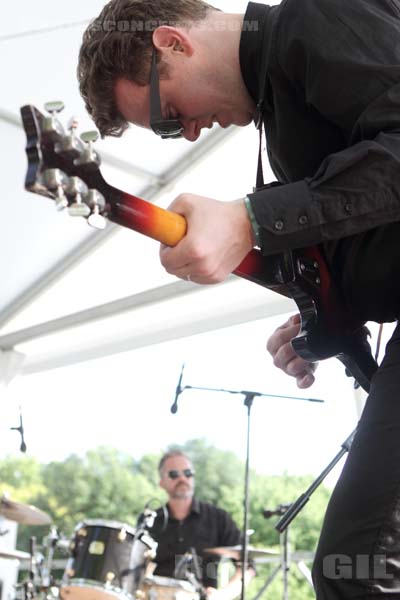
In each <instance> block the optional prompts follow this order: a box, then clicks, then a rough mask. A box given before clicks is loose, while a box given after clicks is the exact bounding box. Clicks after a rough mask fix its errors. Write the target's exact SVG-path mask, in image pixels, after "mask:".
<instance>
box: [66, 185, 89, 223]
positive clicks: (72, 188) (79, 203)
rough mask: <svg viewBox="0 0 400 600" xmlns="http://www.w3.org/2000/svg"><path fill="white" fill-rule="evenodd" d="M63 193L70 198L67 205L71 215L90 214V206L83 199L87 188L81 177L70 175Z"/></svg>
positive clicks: (82, 215)
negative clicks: (70, 200)
mask: <svg viewBox="0 0 400 600" xmlns="http://www.w3.org/2000/svg"><path fill="white" fill-rule="evenodd" d="M65 193H66V194H67V196H69V197H71V198H72V202H71V203H70V205H69V207H68V212H69V214H70V216H71V217H88V216H89V215H90V208H89V206H88V205H87V204H86V202H85V200H84V199H83V196H86V195H87V193H88V188H87V185H86V184H85V183H84V182H83V181H82V179H79V177H75V176H74V177H70V178H69V181H68V184H67V187H66V189H65Z"/></svg>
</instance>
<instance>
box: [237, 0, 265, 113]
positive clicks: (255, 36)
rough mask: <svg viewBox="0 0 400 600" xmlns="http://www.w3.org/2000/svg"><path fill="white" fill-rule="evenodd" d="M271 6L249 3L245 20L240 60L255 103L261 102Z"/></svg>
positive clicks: (244, 79)
mask: <svg viewBox="0 0 400 600" xmlns="http://www.w3.org/2000/svg"><path fill="white" fill-rule="evenodd" d="M270 11H271V6H266V5H265V4H258V3H256V2H249V4H248V6H247V10H246V13H245V15H244V19H243V27H242V34H241V37H240V46H239V60H240V69H241V71H242V77H243V81H244V83H245V85H246V87H247V90H248V92H249V94H250V96H251V97H252V98H253V100H254V101H255V103H257V101H258V100H259V75H260V73H259V72H260V68H261V50H262V44H263V35H264V27H265V26H268V24H269V23H268V17H269V14H270Z"/></svg>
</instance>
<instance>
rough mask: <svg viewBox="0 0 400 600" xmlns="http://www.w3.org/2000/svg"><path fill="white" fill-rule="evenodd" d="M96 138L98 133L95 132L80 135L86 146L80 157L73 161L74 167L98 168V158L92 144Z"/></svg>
mask: <svg viewBox="0 0 400 600" xmlns="http://www.w3.org/2000/svg"><path fill="white" fill-rule="evenodd" d="M98 138H99V132H98V131H95V130H92V131H85V132H84V133H82V134H81V140H82V141H83V142H84V143H85V144H86V147H85V148H84V150H83V152H82V154H81V156H80V157H79V158H77V159H76V160H75V161H74V163H75V165H77V166H79V165H84V166H85V167H90V168H93V167H98V166H99V165H100V162H101V160H100V156H99V155H98V153H97V152H96V150H95V149H94V148H93V144H94V142H95V141H96V140H98Z"/></svg>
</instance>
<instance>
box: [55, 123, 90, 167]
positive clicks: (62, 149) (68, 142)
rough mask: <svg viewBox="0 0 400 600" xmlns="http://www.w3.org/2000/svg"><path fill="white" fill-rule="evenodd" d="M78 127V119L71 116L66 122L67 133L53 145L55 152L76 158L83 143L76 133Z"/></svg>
mask: <svg viewBox="0 0 400 600" xmlns="http://www.w3.org/2000/svg"><path fill="white" fill-rule="evenodd" d="M77 127H78V119H77V118H76V117H71V119H70V120H69V122H68V129H69V134H67V135H64V136H62V138H61V139H60V141H59V142H57V144H56V146H55V151H56V152H57V154H61V156H64V157H65V158H72V159H74V158H78V157H79V156H81V154H82V152H83V151H84V145H83V144H82V142H81V140H80V139H79V138H78V136H77V135H76V130H77Z"/></svg>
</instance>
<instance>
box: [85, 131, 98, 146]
mask: <svg viewBox="0 0 400 600" xmlns="http://www.w3.org/2000/svg"><path fill="white" fill-rule="evenodd" d="M98 139H99V132H98V131H96V130H95V129H93V130H92V131H84V132H83V133H81V140H82V141H83V142H85V143H86V144H90V143H94V142H97V140H98Z"/></svg>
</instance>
